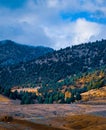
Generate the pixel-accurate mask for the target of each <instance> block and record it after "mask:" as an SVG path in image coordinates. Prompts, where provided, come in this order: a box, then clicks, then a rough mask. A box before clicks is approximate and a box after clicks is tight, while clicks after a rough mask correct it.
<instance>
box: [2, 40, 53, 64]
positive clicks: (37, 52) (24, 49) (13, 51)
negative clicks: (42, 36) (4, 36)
mask: <svg viewBox="0 0 106 130" xmlns="http://www.w3.org/2000/svg"><path fill="white" fill-rule="evenodd" d="M48 52H53V49H51V48H48V47H42V46H38V47H33V46H27V45H22V44H18V43H15V42H13V41H11V40H4V41H0V65H2V66H5V65H13V64H18V63H20V62H27V61H30V60H32V59H36V58H38V57H39V56H42V55H44V54H46V53H48Z"/></svg>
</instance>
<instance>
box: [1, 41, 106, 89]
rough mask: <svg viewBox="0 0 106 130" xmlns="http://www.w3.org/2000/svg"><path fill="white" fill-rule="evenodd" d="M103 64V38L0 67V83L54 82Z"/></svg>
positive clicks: (105, 56) (105, 57) (105, 51)
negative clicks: (25, 61) (24, 61)
mask: <svg viewBox="0 0 106 130" xmlns="http://www.w3.org/2000/svg"><path fill="white" fill-rule="evenodd" d="M103 65H106V40H102V41H96V42H93V43H86V44H81V45H77V46H73V47H71V48H70V47H67V48H65V49H61V50H59V51H54V52H53V53H50V54H47V55H45V56H42V57H40V58H38V59H35V60H32V61H30V62H27V63H20V64H18V65H13V66H10V67H6V68H2V67H1V68H0V72H1V74H0V76H1V77H0V84H1V85H2V86H3V87H13V86H22V85H23V86H29V87H31V86H36V85H38V84H40V85H41V84H42V85H43V84H48V83H51V82H52V84H53V83H55V82H57V81H58V80H60V79H64V78H66V77H67V76H70V75H75V74H78V73H84V72H87V71H91V70H93V69H96V68H100V67H102V66H103Z"/></svg>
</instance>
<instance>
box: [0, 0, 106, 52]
mask: <svg viewBox="0 0 106 130" xmlns="http://www.w3.org/2000/svg"><path fill="white" fill-rule="evenodd" d="M5 39H9V40H13V41H15V42H17V43H22V44H28V45H34V46H39V45H40V46H48V47H52V48H54V49H56V50H57V49H60V48H65V47H67V46H72V45H77V44H81V43H87V42H90V41H96V40H101V39H106V0H0V40H5Z"/></svg>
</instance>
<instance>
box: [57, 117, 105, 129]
mask: <svg viewBox="0 0 106 130" xmlns="http://www.w3.org/2000/svg"><path fill="white" fill-rule="evenodd" d="M56 121H57V122H60V123H61V124H62V125H63V127H64V129H68V130H106V118H103V117H97V116H92V115H73V116H67V117H65V118H58V119H56Z"/></svg>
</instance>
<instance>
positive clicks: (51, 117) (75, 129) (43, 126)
mask: <svg viewBox="0 0 106 130" xmlns="http://www.w3.org/2000/svg"><path fill="white" fill-rule="evenodd" d="M5 115H8V116H11V117H13V120H12V121H7V122H3V121H1V122H0V130H59V129H60V130H62V129H67V130H95V129H96V130H105V129H106V105H105V104H103V105H90V104H49V105H48V104H33V105H18V104H14V103H13V102H12V103H9V102H7V103H5V102H4V103H3V102H0V117H4V116H5Z"/></svg>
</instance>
